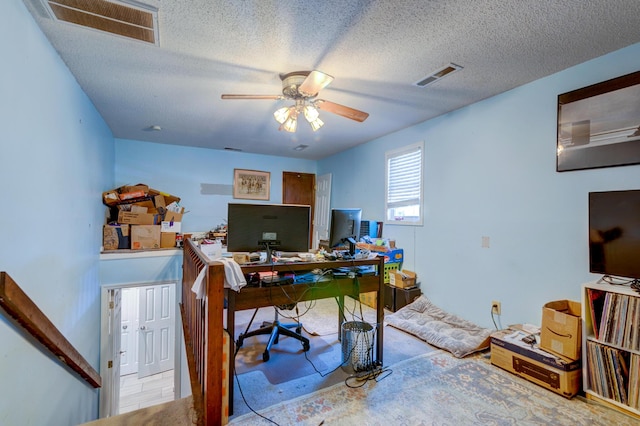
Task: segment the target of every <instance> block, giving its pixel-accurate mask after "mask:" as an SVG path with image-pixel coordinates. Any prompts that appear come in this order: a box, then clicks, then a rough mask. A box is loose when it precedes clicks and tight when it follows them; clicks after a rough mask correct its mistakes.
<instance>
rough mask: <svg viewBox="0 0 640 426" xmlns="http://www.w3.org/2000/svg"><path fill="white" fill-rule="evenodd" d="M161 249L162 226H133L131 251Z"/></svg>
mask: <svg viewBox="0 0 640 426" xmlns="http://www.w3.org/2000/svg"><path fill="white" fill-rule="evenodd" d="M157 248H160V225H132V226H131V249H133V250H144V249H157Z"/></svg>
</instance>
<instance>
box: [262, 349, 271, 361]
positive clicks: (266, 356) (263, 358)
mask: <svg viewBox="0 0 640 426" xmlns="http://www.w3.org/2000/svg"><path fill="white" fill-rule="evenodd" d="M262 361H264V362H267V361H269V352H268V351H264V353H263V354H262Z"/></svg>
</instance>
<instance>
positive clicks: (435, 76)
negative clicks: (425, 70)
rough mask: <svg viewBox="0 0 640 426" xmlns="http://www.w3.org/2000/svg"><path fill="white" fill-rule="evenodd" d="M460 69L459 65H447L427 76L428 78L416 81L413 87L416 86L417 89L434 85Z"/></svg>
mask: <svg viewBox="0 0 640 426" xmlns="http://www.w3.org/2000/svg"><path fill="white" fill-rule="evenodd" d="M461 69H462V67H461V66H460V65H456V64H454V63H451V64H449V65H446V66H444V67H442V68H440V69H438V70H436V71H434V72H432V73H431V74H429V75H428V76H426V77H425V78H423V79H421V80H419V81H416V82H415V83H413V84H414V86H418V87H426V86H428V85H430V84H433V83H435V82H436V81H438V80H440V79H441V78H442V77H444V76H447V75H450V74H452V73H454V72H455V71H458V70H461Z"/></svg>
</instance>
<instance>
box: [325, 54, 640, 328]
mask: <svg viewBox="0 0 640 426" xmlns="http://www.w3.org/2000/svg"><path fill="white" fill-rule="evenodd" d="M638 69H640V44H638V45H634V46H631V47H629V48H626V49H623V50H620V51H617V52H613V53H611V54H609V55H606V56H604V57H601V58H598V59H596V60H593V61H590V62H587V63H584V64H581V65H579V66H576V67H573V68H571V69H568V70H565V71H563V72H560V73H557V74H555V75H552V76H549V77H547V78H544V79H541V80H538V81H535V82H533V83H531V84H528V85H525V86H522V87H519V88H516V89H514V90H511V91H509V92H507V93H504V94H502V95H499V96H495V97H493V98H490V99H487V100H485V101H483V102H479V103H476V104H474V105H471V106H469V107H467V108H462V109H460V110H457V111H454V112H452V113H450V114H447V115H445V116H442V117H439V118H436V119H433V120H430V121H427V122H425V123H422V124H420V125H417V126H414V127H412V128H410V129H406V130H404V131H401V132H397V133H394V134H391V135H388V136H385V137H383V138H380V139H377V140H375V141H372V142H369V143H367V144H365V145H362V146H359V147H357V148H355V149H352V150H350V151H347V152H343V153H341V154H338V155H336V156H333V157H331V158H327V159H325V160H322V161H320V162H319V164H318V174H323V173H332V175H333V179H334V180H333V182H334V186H333V190H332V205H333V206H334V207H336V206H337V207H342V206H361V207H362V208H363V215H364V217H366V218H367V219H375V220H382V218H383V217H384V153H385V151H387V150H391V149H393V148H396V147H399V146H404V145H408V144H411V143H414V142H417V141H420V140H424V141H425V162H426V164H425V168H424V174H425V178H424V188H425V190H424V198H425V203H424V207H425V212H426V213H425V221H424V226H421V227H408V226H398V225H395V226H394V225H385V228H384V236H385V237H389V238H394V239H396V240H397V243H398V246H399V247H403V248H404V249H405V256H406V261H405V268H406V269H409V270H414V271H416V272H417V273H418V277H419V280H420V281H421V283H422V290H423V293H425V294H426V295H427V296H428V297H429V298H430V299H431V300H432V301H433V302H434V303H436V304H437V305H439V306H441V307H442V308H444V309H446V310H448V311H450V312H453V313H456V314H459V315H461V316H463V317H465V318H467V319H469V320H471V321H474V322H476V323H478V324H481V325H483V326H487V327H493V324H492V322H491V317H490V314H489V312H490V306H491V301H492V300H498V301H501V302H502V321H501V322H502V324H503V325H508V324H513V323H522V322H528V323H533V324H540V321H541V308H542V305H543V304H544V303H546V302H548V301H550V300H555V299H565V298H567V299H573V300H580V288H581V284H582V283H584V282H587V281H592V280H594V279H597V278H598V277H597V276H595V275H592V274H590V273H589V272H588V271H589V268H588V247H587V194H588V193H589V191H598V190H609V189H629V188H640V166H625V167H614V168H606V169H597V170H584V171H573V172H564V173H557V172H556V171H555V150H556V139H555V137H556V111H557V96H558V94H560V93H564V92H567V91H571V90H574V89H577V88H580V87H584V86H587V85H590V84H594V83H598V82H600V81H604V80H607V79H610V78H614V77H617V76H620V75H624V74H627V73H630V72H634V71H637V70H638ZM425 95H426V96H428V91H427V92H425ZM359 159H360V161H358V160H359ZM483 236H488V237H490V248H488V249H487V248H481V238H482V237H483Z"/></svg>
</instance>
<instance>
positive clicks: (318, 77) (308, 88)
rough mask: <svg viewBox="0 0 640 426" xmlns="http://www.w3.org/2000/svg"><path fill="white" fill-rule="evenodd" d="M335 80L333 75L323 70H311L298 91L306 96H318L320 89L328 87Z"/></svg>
mask: <svg viewBox="0 0 640 426" xmlns="http://www.w3.org/2000/svg"><path fill="white" fill-rule="evenodd" d="M332 81H333V77H331V76H330V75H329V74H325V73H323V72H321V71H315V70H314V71H311V72H310V73H309V75H308V76H307V78H305V79H304V81H303V82H302V84H301V85H300V87H299V88H298V92H299V93H300V94H302V95H304V96H316V95H317V94H318V92H320V90H322V89H324V88H325V87H327V85H328V84H329V83H331V82H332Z"/></svg>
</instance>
